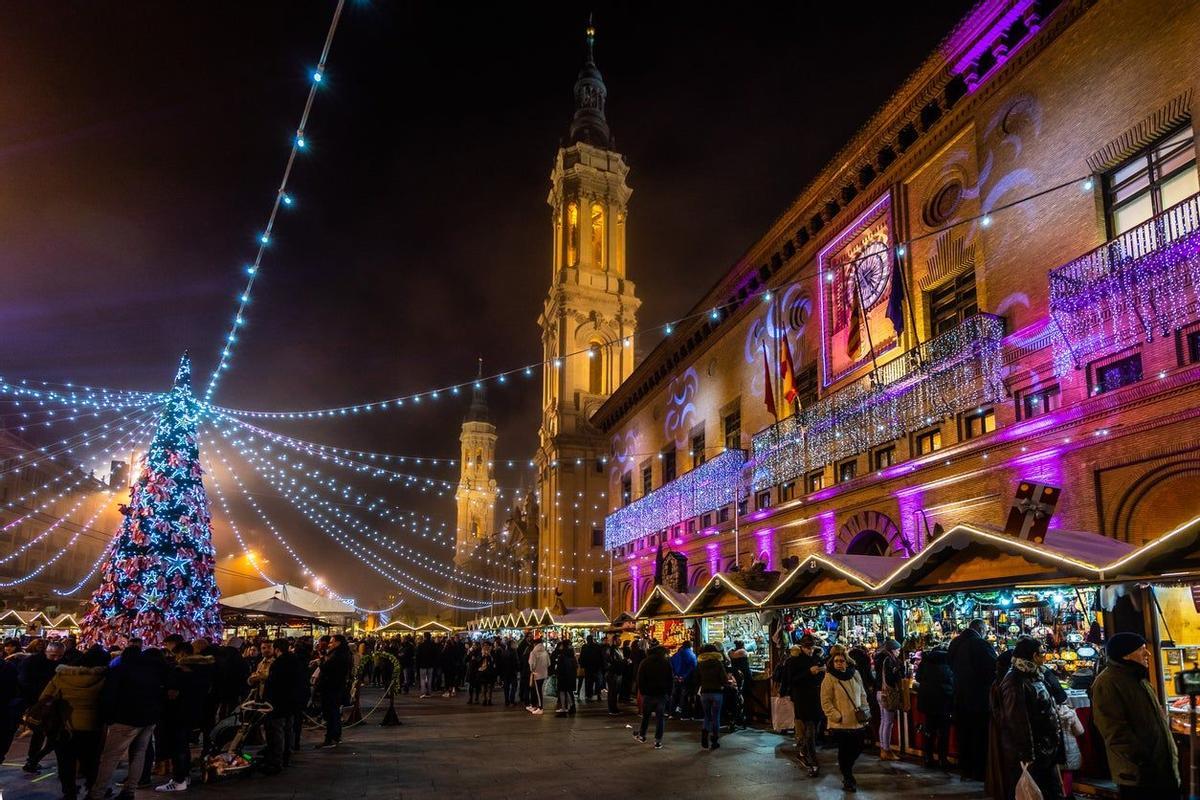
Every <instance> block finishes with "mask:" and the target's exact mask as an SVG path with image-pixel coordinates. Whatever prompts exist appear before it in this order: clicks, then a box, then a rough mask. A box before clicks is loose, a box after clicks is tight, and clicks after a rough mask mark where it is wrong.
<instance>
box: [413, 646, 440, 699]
mask: <svg viewBox="0 0 1200 800" xmlns="http://www.w3.org/2000/svg"><path fill="white" fill-rule="evenodd" d="M416 660H417V672H418V674H419V676H420V682H421V697H429V696H430V695H431V694H433V669H434V667H436V666H437V663H438V648H437V645H436V644H434V643H433V636H432V635H430V633H429V631H425V635H424V636H423V637H422V638H421V642H420V644H418V645H417V648H416Z"/></svg>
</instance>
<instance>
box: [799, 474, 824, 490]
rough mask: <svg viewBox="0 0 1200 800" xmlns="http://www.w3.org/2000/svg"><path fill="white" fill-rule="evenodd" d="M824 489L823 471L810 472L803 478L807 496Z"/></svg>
mask: <svg viewBox="0 0 1200 800" xmlns="http://www.w3.org/2000/svg"><path fill="white" fill-rule="evenodd" d="M824 488H825V470H823V469H819V470H817V471H816V472H810V473H808V475H806V476H805V478H804V489H805V491H806V492H807V493H808V494H812V493H813V492H819V491H821V490H822V489H824Z"/></svg>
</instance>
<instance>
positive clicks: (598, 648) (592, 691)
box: [579, 636, 604, 700]
mask: <svg viewBox="0 0 1200 800" xmlns="http://www.w3.org/2000/svg"><path fill="white" fill-rule="evenodd" d="M579 666H580V667H582V668H583V674H584V683H583V698H584V699H585V700H591V699H592V698H593V697H594V698H596V699H597V700H599V699H600V687H601V682H602V677H603V675H604V646H603V645H600V644H597V643H596V639H595V637H594V636H588V637H587V640H586V641H585V642H584V643H583V647H580V648H579Z"/></svg>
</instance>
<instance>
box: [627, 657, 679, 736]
mask: <svg viewBox="0 0 1200 800" xmlns="http://www.w3.org/2000/svg"><path fill="white" fill-rule="evenodd" d="M674 683H675V673H674V670H672V669H671V662H670V661H669V660H668V659H667V648H665V647H663V646H662V645H656V646H654V647H652V648H651V649H650V652H649V653H647V654H646V657H645V658H643V659H642V662H641V664H640V665H639V666H638V673H637V685H638V693H639V694H641V696H642V726H641V728H640V730H639V731H638V732H637V733H635V734H634V735H633V738H635V739H637V740H638V741H639V742H645V741H646V730H647V729H648V728H649V727H650V715H651V714H654V715H655V722H654V747H655V749H659V750H660V749H662V738H663V726H664V724H665V717H666V716H667V710H668V704H669V703H670V702H671V690H672V687H673V686H674Z"/></svg>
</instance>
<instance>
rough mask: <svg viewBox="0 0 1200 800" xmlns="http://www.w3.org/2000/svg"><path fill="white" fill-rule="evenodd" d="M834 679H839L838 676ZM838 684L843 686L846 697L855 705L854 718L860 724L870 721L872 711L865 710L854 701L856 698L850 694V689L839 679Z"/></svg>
mask: <svg viewBox="0 0 1200 800" xmlns="http://www.w3.org/2000/svg"><path fill="white" fill-rule="evenodd" d="M834 680H837V678H834ZM838 686H840V687H842V692H843V693H845V695H846V699H847V700H849V701H850V705H852V706H854V719H855V720H857V721H858V724H859V725H866V724H867V723H868V722H870V721H871V712H870V711H863V709H862V706H860V705H859V704H858V703H856V702H854V698H853V697H851V696H850V690H849V689H847V688H846V684H844V683H842V682H841V681H840V680H839V681H838Z"/></svg>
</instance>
